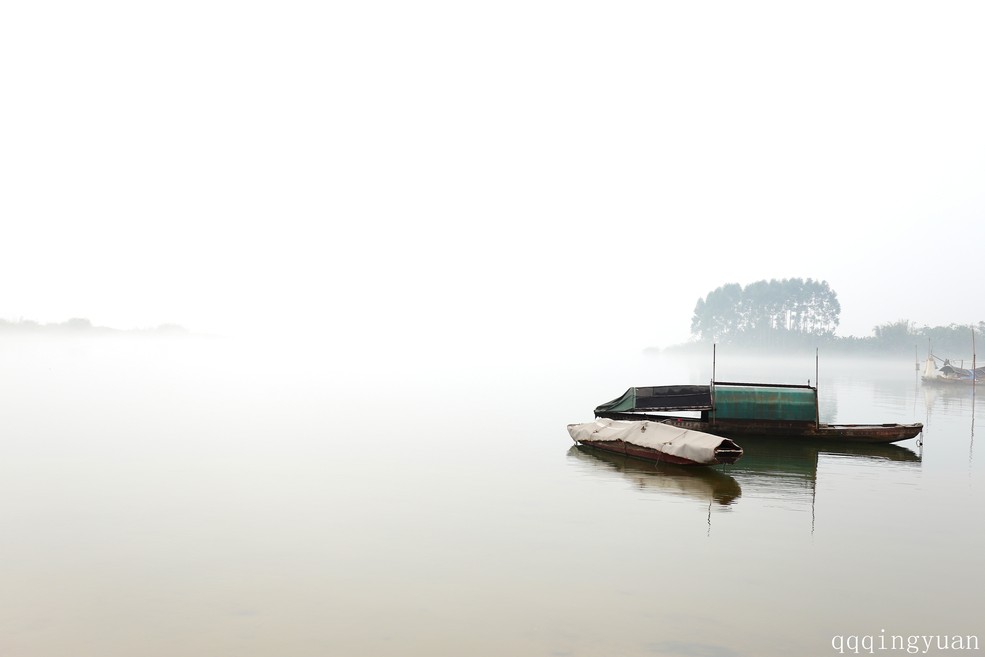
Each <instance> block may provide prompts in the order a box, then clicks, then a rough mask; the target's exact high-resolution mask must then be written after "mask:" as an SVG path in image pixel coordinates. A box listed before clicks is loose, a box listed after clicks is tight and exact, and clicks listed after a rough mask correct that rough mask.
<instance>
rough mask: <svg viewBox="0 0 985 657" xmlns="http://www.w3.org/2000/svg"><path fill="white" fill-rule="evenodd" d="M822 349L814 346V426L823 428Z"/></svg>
mask: <svg viewBox="0 0 985 657" xmlns="http://www.w3.org/2000/svg"><path fill="white" fill-rule="evenodd" d="M820 351H821V350H820V349H819V348H818V347H814V428H815V429H820V428H821V410H820V407H821V400H820V399H819V398H818V394H817V389H818V387H819V386H818V382H819V377H820V376H821V366H820V360H821V357H820ZM812 513H813V509H812Z"/></svg>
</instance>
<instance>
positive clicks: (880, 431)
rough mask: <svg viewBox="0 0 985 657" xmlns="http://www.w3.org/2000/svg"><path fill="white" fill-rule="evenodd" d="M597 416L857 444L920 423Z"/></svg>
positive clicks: (726, 433)
mask: <svg viewBox="0 0 985 657" xmlns="http://www.w3.org/2000/svg"><path fill="white" fill-rule="evenodd" d="M600 417H607V418H609V419H618V420H650V421H653V422H661V421H662V422H665V423H667V424H672V425H673V426H678V427H681V428H682V429H691V430H693V431H702V432H704V433H710V434H712V435H715V436H722V437H725V438H731V439H733V440H734V439H741V438H744V437H747V436H754V437H755V436H762V437H772V438H785V439H807V440H830V441H842V442H860V443H895V442H899V441H901V440H909V439H911V438H915V437H917V436H918V435H919V434H920V433H921V432H922V431H923V424H921V423H919V422H917V423H914V424H817V425H816V424H814V423H813V422H783V421H776V420H718V421H716V422H709V421H708V420H702V419H698V418H689V417H677V416H660V415H649V414H642V413H605V414H603V415H601V416H600Z"/></svg>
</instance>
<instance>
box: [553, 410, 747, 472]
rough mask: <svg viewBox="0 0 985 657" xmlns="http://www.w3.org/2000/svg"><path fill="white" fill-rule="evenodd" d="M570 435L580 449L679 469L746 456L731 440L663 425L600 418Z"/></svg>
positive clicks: (572, 429) (570, 429) (570, 427)
mask: <svg viewBox="0 0 985 657" xmlns="http://www.w3.org/2000/svg"><path fill="white" fill-rule="evenodd" d="M568 433H569V434H570V435H571V438H572V440H574V441H575V442H576V443H578V444H580V445H588V446H590V447H596V448H598V449H601V450H605V451H607V452H613V453H615V454H624V455H626V456H635V457H637V458H643V459H648V460H651V461H664V462H667V463H676V464H678V465H717V464H719V463H735V462H736V461H737V460H739V457H741V456H742V448H741V447H739V446H738V445H737V444H735V443H734V442H733V441H732V440H730V439H728V438H723V437H722V436H713V435H712V434H710V433H704V432H702V431H695V430H693V429H687V428H683V427H679V426H674V425H671V424H666V423H664V422H659V421H658V422H654V421H651V420H612V419H607V418H597V419H596V420H595V421H594V422H584V423H582V424H569V425H568Z"/></svg>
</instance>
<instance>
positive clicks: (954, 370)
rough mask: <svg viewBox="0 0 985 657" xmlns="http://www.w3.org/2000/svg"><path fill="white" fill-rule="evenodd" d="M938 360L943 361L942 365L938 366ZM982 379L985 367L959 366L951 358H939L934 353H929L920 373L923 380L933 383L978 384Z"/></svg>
mask: <svg viewBox="0 0 985 657" xmlns="http://www.w3.org/2000/svg"><path fill="white" fill-rule="evenodd" d="M938 362H939V363H941V366H940V367H937V363H938ZM982 379H985V367H975V368H972V369H965V368H963V367H957V366H955V365H954V364H953V363H951V361H950V360H948V359H946V358H939V357H937V356H935V355H934V354H928V355H927V360H926V361H924V364H923V372H921V374H920V380H921V381H923V382H924V383H931V384H944V385H952V384H958V385H977V384H978V382H979V381H980V380H982Z"/></svg>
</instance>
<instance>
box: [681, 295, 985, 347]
mask: <svg viewBox="0 0 985 657" xmlns="http://www.w3.org/2000/svg"><path fill="white" fill-rule="evenodd" d="M840 319H841V304H840V303H839V302H838V295H837V293H835V291H834V290H833V289H831V287H830V286H829V285H828V283H827V281H817V280H813V279H810V278H808V279H806V280H805V279H801V278H785V279H781V280H777V279H771V280H769V281H766V280H761V281H756V282H755V283H750V284H749V285H746V286H745V287H743V286H741V285H739V284H738V283H729V284H727V285H723V286H721V287H718V288H716V289H714V290H712V291H711V292H709V293H708V294H707V296H705V297H703V298H700V299H698V301H697V303H696V304H695V307H694V315H693V316H692V318H691V335H692V337H693V338H695V340H697V341H698V342H705V343H707V342H718V343H723V344H734V345H738V346H742V347H748V348H751V349H787V348H799V347H810V348H813V347H816V346H822V345H823V346H825V347H826V348H828V349H830V350H832V351H835V352H843V353H860V354H865V353H872V354H901V355H902V354H913V352H914V350H915V349H917V350H919V351H920V353H922V354H926V353H927V351H931V352H933V353H934V354H935V355H937V356H940V357H944V358H952V359H954V358H966V359H970V358H971V355H972V350H973V343H972V332H973V331H974V334H975V335H976V336H977V341H978V344H979V345H981V351H982V354H983V356H985V322H978V323H977V324H973V325H969V324H964V325H961V324H949V325H947V326H933V327H932V326H922V327H917V326H916V324H914V323H913V322H911V321H910V320H907V319H900V320H897V321H894V322H887V323H885V324H880V325H878V326H875V327H873V329H872V335H871V336H868V337H855V336H848V337H841V336H836V335H835V334H834V331H835V329H836V328H837V327H838V324H839V322H840ZM983 360H985V357H983Z"/></svg>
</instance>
